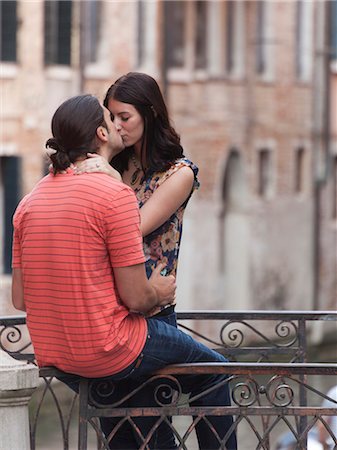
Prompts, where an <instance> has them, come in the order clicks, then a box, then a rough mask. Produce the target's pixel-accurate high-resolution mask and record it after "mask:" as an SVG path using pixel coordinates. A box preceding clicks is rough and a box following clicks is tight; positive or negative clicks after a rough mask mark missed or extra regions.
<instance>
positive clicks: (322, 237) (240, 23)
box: [0, 0, 337, 315]
mask: <svg viewBox="0 0 337 450" xmlns="http://www.w3.org/2000/svg"><path fill="white" fill-rule="evenodd" d="M336 4H337V2H336V1H300V0H299V1H295V0H294V1H274V0H269V1H240V0H235V1H229V0H228V1H194V0H189V1H155V0H154V1H136V0H135V1H126V0H123V1H98V0H97V1H93V0H87V1H42V0H34V1H29V0H18V1H1V3H0V21H1V23H0V25H1V48H0V60H1V61H0V87H1V111H0V116H1V134H0V210H1V214H0V234H1V247H0V283H1V285H0V314H2V315H4V314H13V313H17V312H16V311H15V310H14V309H12V308H11V306H10V287H11V278H10V272H11V236H12V224H11V220H12V215H13V212H14V209H15V207H16V205H17V203H18V201H19V200H20V199H21V198H22V197H23V196H24V195H25V194H26V193H28V192H29V191H30V190H31V189H32V188H33V186H34V185H35V184H36V182H37V181H38V180H39V179H40V178H41V177H42V176H44V175H45V174H46V171H47V167H48V162H47V160H46V157H45V153H44V144H45V141H46V140H47V139H48V138H49V137H50V136H51V132H50V121H51V118H52V115H53V113H54V111H55V109H56V108H57V107H58V106H59V104H60V103H61V102H62V101H64V100H65V99H66V98H68V97H70V96H73V95H77V94H79V93H92V94H95V95H97V96H98V97H99V98H100V99H101V100H102V99H103V97H104V93H105V91H106V90H107V88H108V87H109V85H110V84H112V83H113V82H114V81H115V80H116V79H117V78H118V77H119V76H121V75H122V74H125V73H127V72H129V71H141V72H146V73H149V74H150V75H152V76H154V77H155V78H156V79H157V81H158V82H159V84H160V86H161V88H162V91H163V93H164V95H165V98H166V101H167V104H168V108H169V112H170V117H171V119H172V122H173V124H174V126H175V127H176V129H177V131H178V132H179V133H180V135H181V139H182V143H183V146H184V149H185V153H186V155H187V156H188V157H189V158H190V159H192V160H193V161H194V162H195V163H196V164H197V165H198V166H199V169H200V182H201V187H200V189H199V191H197V192H196V193H195V194H194V196H193V198H192V200H191V202H190V204H189V206H188V208H187V213H186V220H185V224H184V232H183V245H182V254H181V259H180V263H179V264H180V265H179V269H178V307H179V309H224V310H233V309H239V310H245V309H268V310H269V309H276V310H277V309H280V310H285V309H293V310H297V309H300V310H302V309H306V310H312V309H320V310H328V309H336V300H337V287H336V278H337V276H336V273H337V25H336V23H337V21H336V16H337V6H336Z"/></svg>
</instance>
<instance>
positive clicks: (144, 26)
mask: <svg viewBox="0 0 337 450" xmlns="http://www.w3.org/2000/svg"><path fill="white" fill-rule="evenodd" d="M161 10H162V7H161V6H160V5H159V4H158V2H149V1H145V0H138V31H137V33H138V39H137V44H138V53H137V67H138V70H139V71H140V72H146V73H151V74H153V75H155V74H157V73H158V72H159V70H160V69H159V67H158V65H159V59H158V55H159V51H158V49H159V47H160V46H161V31H160V30H159V29H158V27H155V26H149V24H155V23H157V22H158V17H159V14H160V12H161ZM171 34H175V33H171Z"/></svg>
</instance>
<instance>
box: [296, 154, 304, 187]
mask: <svg viewBox="0 0 337 450" xmlns="http://www.w3.org/2000/svg"><path fill="white" fill-rule="evenodd" d="M304 162H305V150H304V148H302V147H299V148H298V149H297V150H296V153H295V192H296V193H298V194H299V193H301V192H303V190H304V179H305V164H304Z"/></svg>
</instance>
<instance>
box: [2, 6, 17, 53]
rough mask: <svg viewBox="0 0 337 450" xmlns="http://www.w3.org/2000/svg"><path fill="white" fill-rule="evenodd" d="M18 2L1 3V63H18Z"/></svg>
mask: <svg viewBox="0 0 337 450" xmlns="http://www.w3.org/2000/svg"><path fill="white" fill-rule="evenodd" d="M16 10H17V2H16V1H1V2H0V42H1V44H0V45H1V47H0V52H1V54H0V61H5V62H15V61H16V31H17V11H16Z"/></svg>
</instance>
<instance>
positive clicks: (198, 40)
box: [195, 1, 207, 69]
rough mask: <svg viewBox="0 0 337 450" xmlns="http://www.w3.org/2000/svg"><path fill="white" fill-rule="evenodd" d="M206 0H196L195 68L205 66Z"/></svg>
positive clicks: (204, 67)
mask: <svg viewBox="0 0 337 450" xmlns="http://www.w3.org/2000/svg"><path fill="white" fill-rule="evenodd" d="M206 25H207V2H205V1H197V2H196V34H195V68H196V69H206V67H207V27H206Z"/></svg>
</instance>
